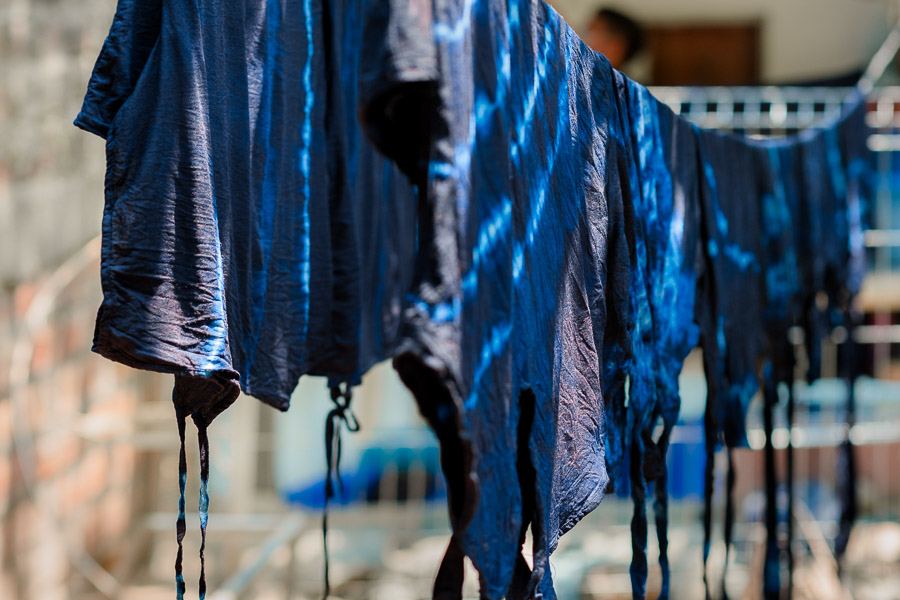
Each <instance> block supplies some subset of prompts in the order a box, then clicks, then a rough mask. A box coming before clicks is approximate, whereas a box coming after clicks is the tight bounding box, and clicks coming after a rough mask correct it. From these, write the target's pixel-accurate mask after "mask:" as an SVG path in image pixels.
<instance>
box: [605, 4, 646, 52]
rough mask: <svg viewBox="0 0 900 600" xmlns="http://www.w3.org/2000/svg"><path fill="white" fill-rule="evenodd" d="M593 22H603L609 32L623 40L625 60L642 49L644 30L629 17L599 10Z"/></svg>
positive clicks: (615, 12) (611, 10) (609, 9)
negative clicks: (607, 26)
mask: <svg viewBox="0 0 900 600" xmlns="http://www.w3.org/2000/svg"><path fill="white" fill-rule="evenodd" d="M594 20H595V21H605V22H606V23H607V24H608V25H609V28H610V30H612V32H613V33H615V34H617V35H621V36H622V37H624V38H625V60H631V59H632V58H634V57H635V55H637V53H638V52H640V51H641V50H643V48H644V28H643V27H641V26H640V25H639V24H638V22H637V21H635V20H634V19H632V18H631V17H629V16H627V15H625V14H623V13H620V12H619V11H617V10H614V9H612V8H601V9H600V10H598V11H597V14H596V15H594Z"/></svg>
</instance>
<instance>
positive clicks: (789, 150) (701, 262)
mask: <svg viewBox="0 0 900 600" xmlns="http://www.w3.org/2000/svg"><path fill="white" fill-rule="evenodd" d="M860 115H861V113H860V112H859V111H857V113H854V114H853V115H851V116H850V117H848V118H847V119H846V120H844V121H842V122H841V124H839V125H838V126H837V127H835V128H833V129H830V130H828V131H827V132H825V133H823V134H817V135H816V136H812V137H810V139H805V138H804V139H798V140H789V141H786V142H783V143H780V144H763V143H758V142H754V143H752V144H750V143H747V142H746V141H744V140H739V139H737V138H730V137H724V136H720V135H718V134H713V133H707V132H702V131H700V130H698V129H697V128H696V127H693V126H691V125H689V124H687V123H686V122H685V121H683V120H682V119H680V118H677V117H676V116H675V115H674V114H673V113H672V112H671V111H669V110H668V109H667V108H665V107H663V106H662V105H661V104H659V103H658V102H657V101H656V100H655V99H653V98H652V97H651V96H650V95H649V93H648V92H647V90H646V89H645V88H643V87H641V86H639V85H637V84H635V83H633V82H631V81H629V80H628V79H627V78H625V77H624V76H622V75H621V74H620V73H617V72H616V71H614V70H613V69H612V68H611V67H610V66H609V63H608V62H607V61H606V60H605V59H604V58H603V57H602V56H600V55H598V54H596V53H594V52H592V51H591V50H589V49H588V48H587V47H586V46H585V45H584V44H583V43H582V42H581V40H580V39H578V37H577V36H576V35H575V34H574V32H573V31H572V30H571V29H570V28H569V27H568V26H567V25H566V24H565V23H564V21H563V20H562V19H561V18H560V17H559V16H558V15H557V14H556V13H555V12H554V11H553V10H552V9H550V8H549V7H547V5H545V4H544V3H543V2H540V1H531V0H510V1H508V2H503V1H500V0H490V1H488V0H485V1H478V2H475V1H474V0H392V1H390V2H389V1H381V2H374V1H369V2H367V1H363V0H341V1H334V2H326V1H324V0H279V1H276V0H272V1H269V2H263V1H262V0H255V1H253V2H244V3H211V4H209V3H208V5H204V6H200V5H199V3H195V2H180V1H179V2H169V3H165V4H164V5H163V3H162V2H161V0H155V1H151V0H146V1H144V2H137V1H135V0H120V1H119V10H118V12H117V15H116V19H115V21H114V23H113V28H112V31H111V34H110V37H109V39H108V40H107V43H106V44H105V46H104V50H103V53H102V54H101V57H100V59H99V60H98V63H97V67H96V69H95V72H94V75H93V77H92V79H91V83H90V86H89V90H88V95H87V97H86V100H85V105H84V108H83V110H82V113H81V114H80V115H79V117H78V119H77V121H76V123H77V124H78V125H80V126H81V127H83V128H85V129H87V130H89V131H93V132H94V133H98V134H100V135H103V136H104V137H106V139H107V151H108V175H107V181H106V208H105V211H104V221H103V234H104V246H103V248H104V249H103V268H102V278H103V286H104V302H103V305H102V307H101V309H100V313H99V315H98V320H97V330H96V331H97V334H96V338H95V345H94V348H95V350H96V351H98V352H100V353H101V354H103V355H105V356H107V357H109V358H112V359H114V360H118V361H120V362H124V363H126V364H130V365H132V366H136V367H140V368H146V369H152V370H157V371H164V372H170V373H175V374H176V376H177V378H176V390H175V402H176V406H177V408H178V411H179V415H180V416H181V418H182V419H183V418H184V417H185V416H187V415H190V416H193V418H194V420H195V421H197V423H198V425H200V426H201V428H205V426H206V425H207V424H208V423H209V422H210V421H211V420H212V419H213V418H214V417H215V415H216V414H218V413H219V412H220V411H221V410H222V409H224V408H226V407H227V405H228V404H229V403H230V402H231V401H233V399H234V397H235V395H236V394H237V391H238V388H240V389H243V390H244V391H245V392H247V393H249V394H251V395H254V396H256V397H258V398H260V399H262V400H264V401H266V402H268V403H270V404H272V405H274V406H276V407H278V408H281V409H285V408H287V403H288V399H289V397H290V393H291V391H292V390H293V388H294V386H295V385H296V382H297V379H298V378H299V377H300V376H301V375H303V374H317V375H325V376H327V377H329V379H330V380H331V381H332V383H342V382H348V383H355V382H357V381H358V379H359V377H360V375H361V374H362V373H363V372H365V370H366V369H368V367H369V366H371V365H372V364H373V363H374V362H375V361H378V360H382V359H386V358H394V364H395V366H396V367H397V369H398V371H399V372H400V375H401V377H402V378H403V380H404V381H405V382H406V383H407V385H408V386H409V387H410V388H411V389H412V391H413V392H414V395H415V396H416V399H417V402H418V404H419V408H420V409H421V411H422V413H423V415H424V416H425V417H426V419H427V420H428V421H429V423H430V424H431V425H432V427H433V428H434V429H435V431H436V433H437V435H438V438H439V440H440V442H441V446H442V449H443V452H442V464H443V468H444V471H445V475H446V477H447V481H448V487H449V494H450V498H449V504H450V513H451V521H452V524H453V529H454V536H453V539H452V541H451V544H450V548H449V549H448V553H447V557H446V559H445V561H444V565H443V566H442V569H441V572H440V573H439V575H438V582H437V584H436V592H435V595H436V597H439V596H440V595H441V594H443V593H446V594H449V595H450V596H451V597H452V596H453V595H454V594H455V593H456V588H457V587H458V585H459V584H460V582H461V579H460V578H461V575H462V557H463V555H468V556H469V557H471V559H472V561H473V563H474V564H475V566H476V568H477V569H478V570H479V572H480V574H481V583H482V594H483V595H484V596H485V597H486V598H500V597H503V596H504V595H505V596H507V597H509V598H530V597H535V596H536V595H538V594H543V597H544V598H547V599H549V598H553V597H554V592H553V586H552V580H551V574H550V569H549V562H548V559H549V555H550V553H551V551H552V550H553V549H554V548H555V547H556V544H557V541H558V538H559V536H560V535H562V534H563V533H565V532H566V531H568V530H569V529H570V528H571V527H573V526H574V525H575V524H576V523H577V522H578V521H579V520H580V519H581V518H582V517H583V516H584V515H585V514H587V513H588V512H589V511H591V510H592V509H593V508H595V507H596V506H597V504H598V503H599V502H600V501H601V499H602V497H603V495H604V493H605V491H606V489H607V486H608V484H609V482H610V480H613V481H615V482H617V483H621V484H623V485H624V484H625V483H626V482H628V481H629V480H630V485H631V490H632V495H633V496H634V498H635V502H636V510H635V515H634V519H633V522H632V526H633V531H634V552H635V556H634V564H633V565H632V582H633V586H634V590H635V596H636V597H641V596H643V594H644V581H645V579H646V571H647V565H646V556H645V547H646V536H647V525H646V517H645V516H644V515H645V509H644V496H645V494H646V490H647V489H648V484H649V483H650V482H656V484H655V488H654V489H655V503H654V506H655V510H656V514H657V527H658V535H659V538H660V542H661V543H662V544H664V542H665V523H666V518H665V511H666V494H665V477H666V473H665V451H666V446H667V443H668V434H669V432H670V430H671V428H672V426H673V425H674V423H675V420H676V418H677V414H678V408H679V397H678V387H677V380H678V375H679V372H680V370H681V365H682V362H683V360H684V357H685V356H686V355H687V353H688V352H689V351H690V350H691V349H692V348H693V347H694V346H696V345H697V344H698V342H699V343H701V344H702V346H703V347H704V350H705V351H706V352H705V364H706V367H707V376H708V379H709V389H710V408H709V414H710V417H709V419H708V423H709V424H710V427H709V429H708V436H709V438H710V440H711V441H712V449H714V446H715V444H716V443H718V442H719V441H724V442H725V443H727V444H729V445H735V444H739V443H741V441H742V437H743V418H744V410H745V408H746V404H747V402H748V401H749V398H750V397H751V396H752V394H753V393H755V390H756V388H757V386H758V383H757V382H758V378H759V368H758V365H759V364H760V363H761V362H765V361H769V362H772V363H774V364H776V366H778V368H779V369H781V370H780V371H778V372H784V367H783V364H784V363H783V362H782V355H781V354H779V352H780V351H783V349H784V347H783V344H782V341H781V340H782V338H783V336H782V334H783V333H784V331H785V330H786V327H787V326H788V325H790V324H794V323H797V322H803V323H813V322H814V321H815V322H816V323H818V322H819V321H818V320H816V319H814V318H812V317H809V318H807V315H808V314H809V315H813V314H814V311H811V308H815V303H813V305H812V307H810V306H808V305H807V304H805V303H806V302H807V301H808V300H809V299H810V298H814V297H815V294H816V292H818V291H820V290H826V291H828V292H829V293H832V292H833V293H832V295H833V297H834V298H835V301H837V300H838V296H840V295H841V293H842V292H841V290H842V289H843V287H842V286H843V285H844V283H846V282H848V281H849V282H855V283H851V284H850V285H848V286H846V287H847V289H848V290H849V292H852V291H853V290H854V289H855V287H854V286H858V278H859V274H858V271H856V270H852V269H850V267H849V266H848V265H850V264H851V263H852V260H851V258H854V257H856V256H857V254H855V252H857V250H858V249H859V248H861V239H858V237H859V236H857V233H859V227H858V225H859V223H860V222H861V221H860V220H859V218H857V217H858V216H859V214H861V213H860V211H859V210H857V209H851V208H850V206H851V204H852V203H848V202H847V201H846V198H847V197H848V196H847V195H846V194H844V195H843V196H842V195H841V190H857V192H858V191H859V189H860V188H859V185H858V184H857V183H856V182H857V181H858V180H859V179H860V178H861V177H862V175H863V173H864V172H865V170H866V169H865V168H864V166H865V158H866V157H865V136H864V133H863V132H864V128H863V125H862V121H861V116H860ZM363 132H365V135H364V133H363ZM828 136H832V137H828ZM826 138H827V139H826ZM376 147H377V148H378V150H376ZM385 156H386V157H388V158H387V159H386V158H384V157H385ZM854 165H855V166H854ZM823 172H825V173H829V174H830V177H831V180H832V184H831V185H825V184H823V183H822V182H823V181H827V180H824V179H823V178H822V177H821V176H820V175H821V173H823ZM839 181H841V182H843V183H844V187H843V188H841V187H840V186H839V185H838V182H839ZM817 186H818V187H817ZM823 186H824V187H823ZM854 186H855V187H854ZM858 195H859V194H857V196H858ZM852 196H853V194H850V197H852ZM856 206H857V207H858V206H859V204H858V203H857V205H856ZM854 210H856V212H854ZM854 215H856V217H854ZM854 218H857V220H856V221H854V220H853V219H854ZM810 219H811V220H813V221H815V223H816V224H815V225H812V226H809V227H807V226H806V223H807V222H808V221H809V220H810ZM809 222H811V221H809ZM798 223H803V224H804V225H803V226H802V227H798ZM854 223H856V224H855V225H854ZM798 232H800V233H798ZM854 260H855V258H854ZM852 264H856V263H852ZM854 268H855V267H854ZM797 274H799V275H797ZM829 286H831V287H829ZM841 300H842V301H843V298H842V299H841ZM809 331H810V332H811V333H810V335H813V333H812V332H814V331H817V330H816V329H815V328H814V327H812V326H811V325H810V326H809ZM780 336H781V337H780ZM658 425H659V426H660V427H657V426H658ZM626 464H628V465H629V469H628V472H627V473H626V472H625V465H626ZM202 502H203V500H202V499H201V503H202ZM529 526H530V527H531V528H532V532H533V539H534V561H533V568H530V567H529V566H528V565H527V563H526V562H525V560H524V559H523V558H522V554H521V544H522V541H523V540H524V534H525V530H526V528H527V527H529ZM180 535H183V522H182V524H181V525H180ZM661 555H662V558H663V561H665V552H664V551H663V552H662V553H661ZM663 573H664V589H667V585H668V572H667V570H666V568H665V565H664V571H663ZM179 586H180V589H183V582H182V581H179Z"/></svg>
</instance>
